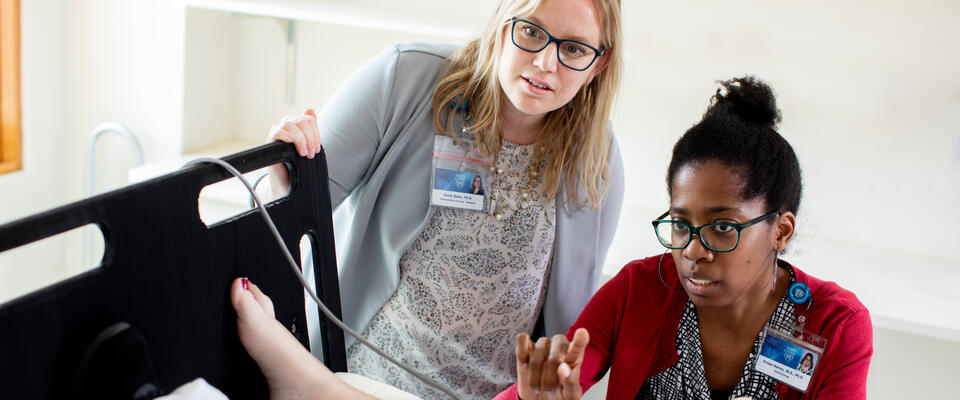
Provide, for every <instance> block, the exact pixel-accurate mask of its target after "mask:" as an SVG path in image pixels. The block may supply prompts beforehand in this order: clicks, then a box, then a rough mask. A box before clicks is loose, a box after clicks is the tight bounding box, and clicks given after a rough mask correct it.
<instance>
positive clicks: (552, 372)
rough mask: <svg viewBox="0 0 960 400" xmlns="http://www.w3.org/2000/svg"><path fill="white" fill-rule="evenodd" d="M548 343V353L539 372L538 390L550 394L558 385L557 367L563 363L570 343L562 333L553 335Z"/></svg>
mask: <svg viewBox="0 0 960 400" xmlns="http://www.w3.org/2000/svg"><path fill="white" fill-rule="evenodd" d="M549 343H550V344H549V346H547V347H548V348H549V353H548V354H547V357H546V361H545V362H544V363H543V369H542V370H541V372H540V374H541V378H540V390H541V391H542V392H545V393H547V394H548V395H552V394H554V393H555V392H556V391H557V389H558V388H559V386H560V385H559V381H558V377H557V367H559V366H560V364H562V363H563V360H564V358H565V357H566V355H567V348H568V347H569V346H570V343H569V342H568V341H567V337H566V336H564V335H554V336H553V338H551V339H550V341H549Z"/></svg>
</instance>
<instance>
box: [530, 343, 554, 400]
mask: <svg viewBox="0 0 960 400" xmlns="http://www.w3.org/2000/svg"><path fill="white" fill-rule="evenodd" d="M549 355H550V339H548V338H545V337H541V338H540V339H537V342H536V343H534V344H533V354H532V355H531V356H530V362H529V365H530V373H529V377H530V382H529V384H530V389H531V390H533V392H534V393H539V392H540V390H541V389H542V388H541V385H542V382H541V381H542V380H543V368H544V364H545V363H546V362H547V357H548V356H549Z"/></svg>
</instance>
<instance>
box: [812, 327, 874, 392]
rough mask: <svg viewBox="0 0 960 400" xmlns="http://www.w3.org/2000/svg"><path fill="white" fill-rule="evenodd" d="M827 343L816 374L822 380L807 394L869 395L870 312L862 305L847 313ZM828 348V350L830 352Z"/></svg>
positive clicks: (871, 334) (871, 328) (871, 352)
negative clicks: (856, 309)
mask: <svg viewBox="0 0 960 400" xmlns="http://www.w3.org/2000/svg"><path fill="white" fill-rule="evenodd" d="M832 337H833V338H834V339H833V341H834V343H833V344H831V343H827V350H825V353H824V362H823V364H822V365H821V366H820V367H821V370H819V371H817V372H816V373H817V374H822V375H821V376H820V377H818V378H819V379H818V381H820V382H821V384H820V385H818V387H816V389H815V390H814V391H812V392H809V393H807V395H806V396H804V398H811V399H813V398H815V399H866V398H867V370H868V369H869V368H870V357H871V356H872V355H873V325H872V323H871V322H870V313H869V312H868V311H867V310H866V309H860V310H858V311H856V312H854V313H852V314H851V315H850V316H849V317H847V318H846V319H845V320H844V321H843V323H842V324H840V325H839V326H838V327H837V330H836V332H835V333H834V334H833V335H832ZM827 352H829V353H827Z"/></svg>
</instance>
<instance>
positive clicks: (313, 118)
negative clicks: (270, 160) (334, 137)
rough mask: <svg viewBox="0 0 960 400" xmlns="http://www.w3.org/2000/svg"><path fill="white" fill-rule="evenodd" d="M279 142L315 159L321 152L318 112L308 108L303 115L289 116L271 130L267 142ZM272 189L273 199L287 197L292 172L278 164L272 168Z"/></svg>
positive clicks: (301, 154)
mask: <svg viewBox="0 0 960 400" xmlns="http://www.w3.org/2000/svg"><path fill="white" fill-rule="evenodd" d="M275 140H279V141H281V142H285V143H293V145H294V147H296V148H297V153H298V154H300V156H301V157H307V158H313V156H314V155H316V154H317V153H319V152H320V149H321V147H322V146H321V145H320V128H319V126H318V125H317V112H316V111H314V110H313V109H312V108H308V109H307V110H306V111H304V112H303V115H288V116H285V117H283V119H281V120H280V122H279V123H277V124H276V125H274V126H273V127H271V128H270V134H269V135H267V142H268V143H269V142H272V141H275ZM269 171H270V187H271V189H272V190H271V191H272V193H273V198H278V197H280V196H283V195H285V194H286V193H287V192H288V191H289V190H290V172H289V171H287V169H286V168H285V167H284V166H283V164H277V165H274V166H271V167H270V170H269Z"/></svg>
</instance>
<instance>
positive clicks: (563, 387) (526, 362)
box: [516, 328, 590, 400]
mask: <svg viewBox="0 0 960 400" xmlns="http://www.w3.org/2000/svg"><path fill="white" fill-rule="evenodd" d="M588 342H590V335H589V334H588V333H587V330H586V329H584V328H580V329H577V331H576V332H575V333H574V334H573V342H570V341H568V340H567V337H566V336H564V335H554V336H553V338H545V337H542V338H540V339H539V340H537V342H536V343H533V341H532V340H530V336H529V335H527V334H526V333H521V334H519V335H517V348H516V352H517V393H518V394H519V395H520V398H521V399H522V400H533V399H540V400H545V399H562V400H577V399H579V398H580V397H581V396H583V389H582V388H581V387H580V365H581V364H583V353H584V350H585V349H586V348H587V343H588Z"/></svg>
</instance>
